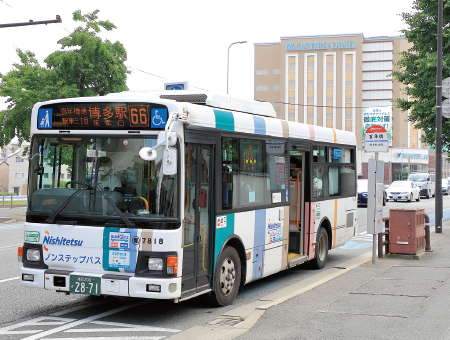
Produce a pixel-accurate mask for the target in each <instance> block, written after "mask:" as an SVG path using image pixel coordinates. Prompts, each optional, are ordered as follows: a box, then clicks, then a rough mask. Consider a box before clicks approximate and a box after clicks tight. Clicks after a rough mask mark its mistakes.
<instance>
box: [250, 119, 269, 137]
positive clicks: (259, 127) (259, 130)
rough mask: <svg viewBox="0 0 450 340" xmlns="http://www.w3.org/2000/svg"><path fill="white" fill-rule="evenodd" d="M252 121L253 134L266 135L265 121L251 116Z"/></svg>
mask: <svg viewBox="0 0 450 340" xmlns="http://www.w3.org/2000/svg"><path fill="white" fill-rule="evenodd" d="M253 121H254V123H255V133H256V134H258V135H265V134H266V121H265V120H264V118H263V117H257V116H253Z"/></svg>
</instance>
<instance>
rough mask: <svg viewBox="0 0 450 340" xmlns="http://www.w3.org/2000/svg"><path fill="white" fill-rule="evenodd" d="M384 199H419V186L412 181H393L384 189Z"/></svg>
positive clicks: (410, 200) (409, 200)
mask: <svg viewBox="0 0 450 340" xmlns="http://www.w3.org/2000/svg"><path fill="white" fill-rule="evenodd" d="M386 196H387V197H386V199H387V200H388V201H389V200H393V201H398V200H406V201H408V202H412V200H416V201H417V202H419V201H420V188H419V187H418V186H417V185H416V183H414V182H413V181H394V182H392V183H391V185H390V186H389V187H388V188H387V189H386Z"/></svg>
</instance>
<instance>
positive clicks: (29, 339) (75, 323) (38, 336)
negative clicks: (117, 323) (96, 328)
mask: <svg viewBox="0 0 450 340" xmlns="http://www.w3.org/2000/svg"><path fill="white" fill-rule="evenodd" d="M145 303H148V300H144V301H141V302H138V303H134V304H132V305H127V306H122V307H119V308H116V309H112V310H110V311H107V312H103V313H100V314H97V315H93V316H90V317H87V318H84V319H81V320H77V321H73V322H70V323H66V324H65V325H62V326H60V327H56V328H53V329H50V330H48V331H45V332H40V333H39V334H35V335H32V336H29V337H27V338H23V339H22V340H36V339H42V338H43V337H45V336H48V335H51V334H55V333H58V332H63V331H65V330H67V329H69V328H73V327H76V326H79V325H82V324H85V323H89V322H91V321H94V320H97V319H101V318H104V317H106V316H110V315H112V314H116V313H120V312H122V311H124V310H127V309H130V308H133V307H137V306H140V305H143V304H145Z"/></svg>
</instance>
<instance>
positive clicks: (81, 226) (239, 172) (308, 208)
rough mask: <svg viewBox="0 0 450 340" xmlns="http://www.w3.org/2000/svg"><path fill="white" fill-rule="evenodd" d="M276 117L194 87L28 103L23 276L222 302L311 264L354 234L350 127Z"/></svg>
mask: <svg viewBox="0 0 450 340" xmlns="http://www.w3.org/2000/svg"><path fill="white" fill-rule="evenodd" d="M275 117H276V114H275V111H274V109H273V107H272V105H271V104H269V103H263V102H257V101H252V100H240V99H236V98H233V97H230V96H228V95H226V96H225V95H217V94H212V93H201V92H194V91H160V92H137V93H135V92H124V93H118V94H110V95H107V96H104V97H90V98H88V97H84V98H72V99H61V100H52V101H48V102H43V103H37V104H36V105H35V106H34V108H33V111H32V124H31V135H32V140H31V146H30V150H29V152H30V153H29V160H30V168H29V176H28V178H29V193H28V210H27V214H26V223H25V227H24V244H23V247H19V254H23V257H22V258H21V261H22V262H23V266H22V268H21V284H22V285H24V286H27V287H36V288H44V289H50V290H56V291H59V292H66V293H67V294H89V295H112V296H125V297H140V298H150V299H171V300H173V301H174V302H178V301H183V300H186V299H189V298H192V297H195V296H198V295H201V294H209V296H210V298H211V299H212V301H213V302H214V303H215V304H216V305H228V304H230V303H232V302H233V300H234V298H235V297H236V294H237V292H238V290H239V288H240V287H243V285H245V284H246V283H249V282H252V281H255V280H258V279H260V278H262V277H265V276H268V275H270V274H273V273H277V272H279V271H281V270H284V269H288V268H290V267H293V266H296V265H299V264H301V263H304V262H306V261H311V263H312V264H313V265H314V266H315V267H317V268H322V267H323V266H324V265H325V263H326V261H327V256H328V250H330V249H333V248H336V247H339V246H341V245H343V244H345V242H346V241H348V240H349V239H350V238H351V237H352V236H353V235H354V234H355V226H356V206H357V201H356V169H355V166H356V162H355V156H356V155H355V150H356V147H355V145H356V138H355V135H354V134H353V133H350V132H346V131H342V130H336V129H329V128H324V127H318V126H311V125H306V124H301V123H296V122H290V121H285V120H280V119H277V118H275Z"/></svg>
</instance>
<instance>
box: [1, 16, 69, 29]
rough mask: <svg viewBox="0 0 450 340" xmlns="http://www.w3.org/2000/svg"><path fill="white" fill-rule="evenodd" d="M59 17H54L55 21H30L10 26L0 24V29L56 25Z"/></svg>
mask: <svg viewBox="0 0 450 340" xmlns="http://www.w3.org/2000/svg"><path fill="white" fill-rule="evenodd" d="M61 22H62V20H61V17H60V16H59V15H57V16H56V19H55V20H44V21H33V20H30V21H28V22H16V23H11V24H0V28H5V27H18V26H29V25H43V24H45V25H47V24H57V23H61Z"/></svg>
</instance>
